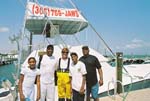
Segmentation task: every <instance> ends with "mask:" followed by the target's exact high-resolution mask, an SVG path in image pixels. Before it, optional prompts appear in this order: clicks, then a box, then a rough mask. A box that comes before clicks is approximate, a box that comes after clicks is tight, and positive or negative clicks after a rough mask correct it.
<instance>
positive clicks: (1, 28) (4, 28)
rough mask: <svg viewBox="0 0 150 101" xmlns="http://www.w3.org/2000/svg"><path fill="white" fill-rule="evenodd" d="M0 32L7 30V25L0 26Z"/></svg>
mask: <svg viewBox="0 0 150 101" xmlns="http://www.w3.org/2000/svg"><path fill="white" fill-rule="evenodd" d="M0 32H9V28H7V27H0Z"/></svg>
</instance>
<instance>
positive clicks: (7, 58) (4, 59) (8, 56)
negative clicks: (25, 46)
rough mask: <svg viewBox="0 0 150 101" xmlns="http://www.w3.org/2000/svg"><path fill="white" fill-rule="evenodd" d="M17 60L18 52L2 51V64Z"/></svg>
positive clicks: (0, 54)
mask: <svg viewBox="0 0 150 101" xmlns="http://www.w3.org/2000/svg"><path fill="white" fill-rule="evenodd" d="M13 61H17V57H16V54H2V53H0V66H2V65H7V64H11V63H13Z"/></svg>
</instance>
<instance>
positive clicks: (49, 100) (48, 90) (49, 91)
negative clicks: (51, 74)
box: [40, 82, 55, 101]
mask: <svg viewBox="0 0 150 101" xmlns="http://www.w3.org/2000/svg"><path fill="white" fill-rule="evenodd" d="M45 99H46V101H55V84H54V83H48V84H45V83H42V82H41V100H40V101H45Z"/></svg>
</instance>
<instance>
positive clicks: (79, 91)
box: [70, 52, 87, 101]
mask: <svg viewBox="0 0 150 101" xmlns="http://www.w3.org/2000/svg"><path fill="white" fill-rule="evenodd" d="M71 59H72V64H71V66H70V78H71V84H72V92H73V101H84V96H85V89H86V85H85V84H86V74H87V72H86V68H85V65H84V63H82V62H81V61H78V55H77V53H75V52H73V53H71Z"/></svg>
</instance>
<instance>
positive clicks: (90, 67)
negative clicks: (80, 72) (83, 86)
mask: <svg viewBox="0 0 150 101" xmlns="http://www.w3.org/2000/svg"><path fill="white" fill-rule="evenodd" d="M79 60H80V61H82V62H83V63H84V64H85V66H86V70H87V76H86V83H87V86H88V87H92V86H94V85H95V84H96V83H97V82H98V80H97V73H96V68H97V69H100V68H101V64H100V62H99V61H98V59H97V58H96V57H95V56H93V55H88V56H82V57H81V58H80V59H79Z"/></svg>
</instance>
